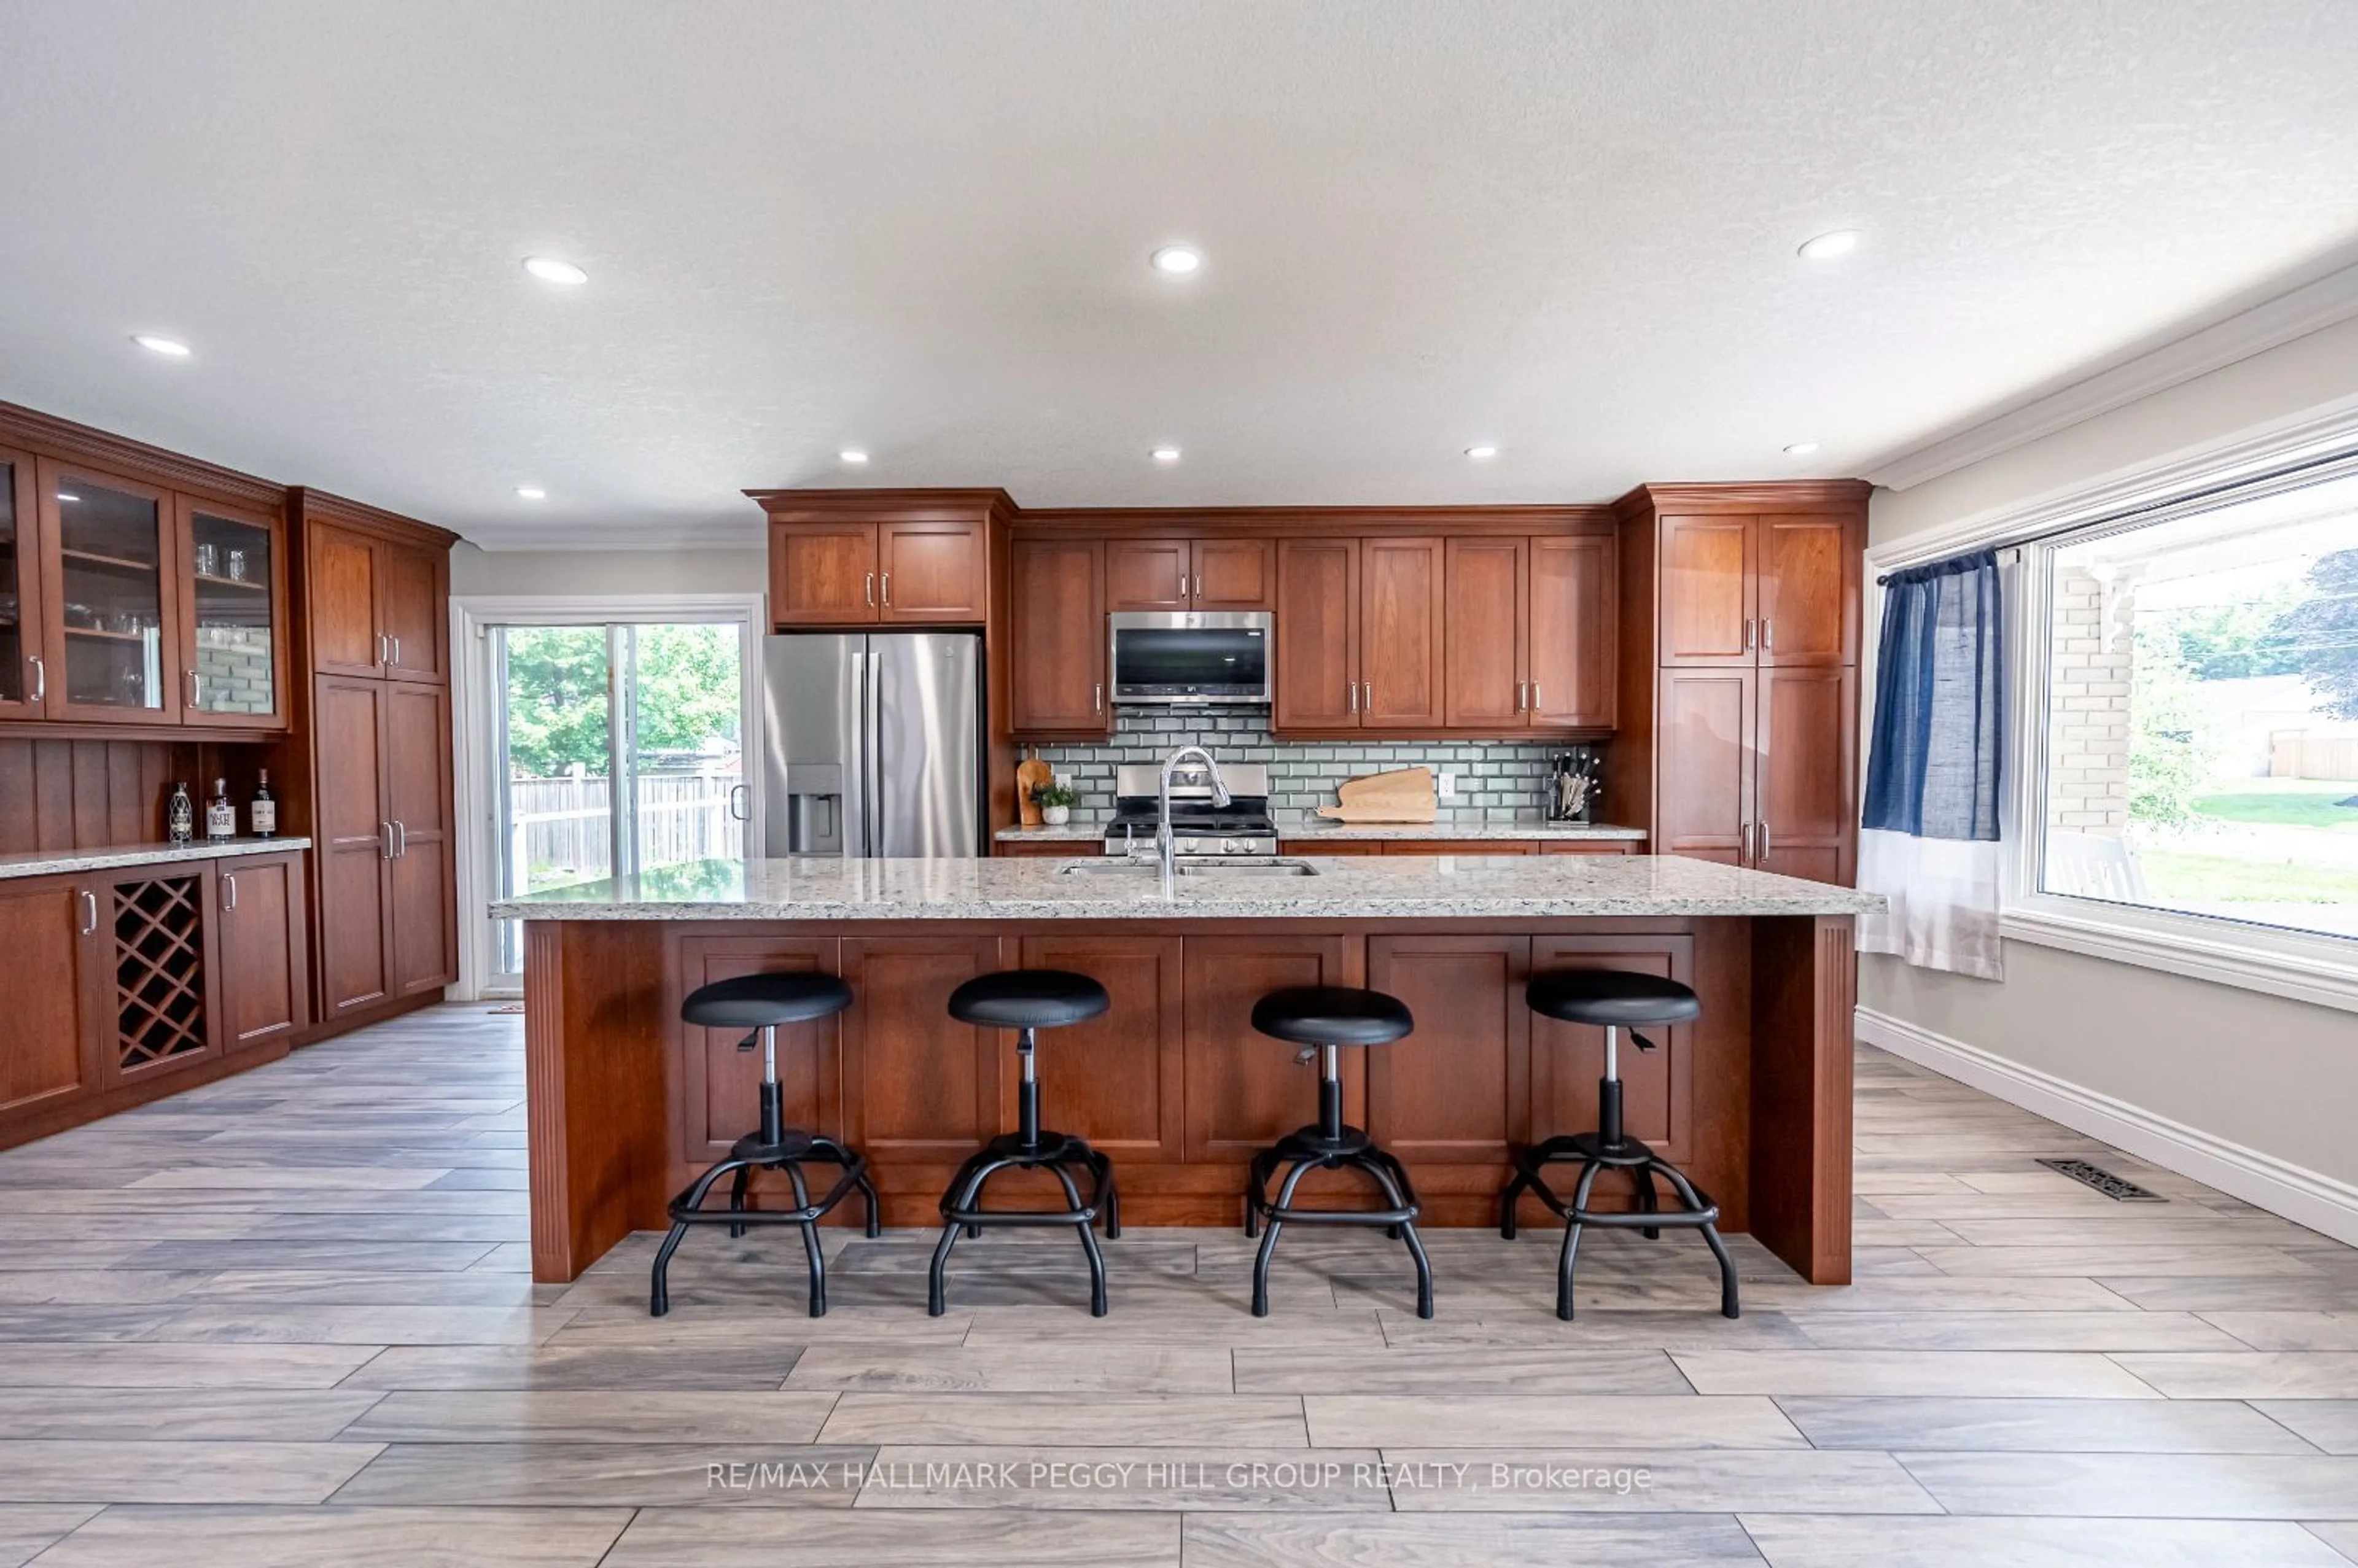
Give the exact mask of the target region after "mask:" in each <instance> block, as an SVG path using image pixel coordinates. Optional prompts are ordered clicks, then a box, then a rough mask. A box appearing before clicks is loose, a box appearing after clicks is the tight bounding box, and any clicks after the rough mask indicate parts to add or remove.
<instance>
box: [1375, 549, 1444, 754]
mask: <svg viewBox="0 0 2358 1568" xmlns="http://www.w3.org/2000/svg"><path fill="white" fill-rule="evenodd" d="M1443 581H1444V564H1443V552H1442V541H1441V540H1439V539H1435V538H1407V539H1389V538H1388V539H1366V540H1362V541H1361V542H1360V546H1359V727H1360V728H1361V729H1363V730H1430V729H1433V728H1434V727H1436V726H1438V725H1440V724H1442V723H1443V722H1444V718H1443V713H1442V662H1443V653H1442V644H1443V626H1444V612H1443V607H1442V586H1443Z"/></svg>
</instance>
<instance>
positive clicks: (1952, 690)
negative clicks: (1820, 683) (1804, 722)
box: [1858, 550, 2006, 979]
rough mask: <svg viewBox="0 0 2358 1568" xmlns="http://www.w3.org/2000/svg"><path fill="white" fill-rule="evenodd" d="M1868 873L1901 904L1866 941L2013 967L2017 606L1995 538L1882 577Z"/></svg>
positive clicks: (1956, 967) (1867, 923)
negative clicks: (2007, 916) (2002, 836)
mask: <svg viewBox="0 0 2358 1568" xmlns="http://www.w3.org/2000/svg"><path fill="white" fill-rule="evenodd" d="M1883 589H1884V599H1883V634H1882V639H1881V641H1880V643H1878V644H1877V654H1876V669H1875V716H1874V728H1873V730H1872V731H1871V733H1870V735H1869V739H1868V750H1867V764H1866V815H1865V820H1864V827H1863V831H1862V832H1861V833H1860V835H1859V858H1858V866H1859V874H1858V884H1859V886H1860V887H1861V888H1863V889H1865V890H1866V891H1868V892H1879V893H1882V894H1883V895H1884V896H1885V898H1887V900H1889V906H1888V908H1887V909H1886V910H1885V911H1883V912H1882V913H1881V914H1873V915H1869V916H1867V917H1866V918H1865V919H1864V920H1862V921H1861V922H1860V926H1859V946H1860V947H1861V948H1862V949H1863V950H1865V951H1866V952H1870V953H1892V954H1897V955H1898V956H1899V957H1903V958H1905V959H1907V960H1908V961H1909V963H1911V964H1916V965H1920V966H1921V967H1923V968H1932V969H1946V970H1949V971H1951V972H1952V973H1956V974H1964V975H1977V976H1980V977H1982V978H1984V979H2001V978H2003V974H2004V968H2003V963H2002V950H2001V947H2000V945H1999V942H1998V932H1997V927H1998V802H1999V798H2000V795H2001V794H2002V792H2003V790H2004V788H2005V780H2006V714H2005V706H2006V680H2005V648H2006V630H2005V610H2004V597H2003V589H2002V585H2001V581H2000V571H1999V567H1998V562H1997V555H1996V552H1995V551H1992V550H1982V551H1978V552H1976V553H1974V554H1973V555H1969V556H1959V557H1955V558H1953V559H1951V560H1945V561H1938V562H1935V563H1933V564H1932V565H1930V566H1922V567H1914V568H1909V569H1908V570H1906V571H1901V572H1895V573H1893V574H1892V575H1891V576H1889V577H1887V578H1885V579H1883Z"/></svg>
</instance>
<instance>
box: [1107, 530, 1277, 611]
mask: <svg viewBox="0 0 2358 1568" xmlns="http://www.w3.org/2000/svg"><path fill="white" fill-rule="evenodd" d="M1276 554H1277V541H1275V540H1274V539H1248V538H1232V539H1109V540H1108V541H1107V542H1106V608H1107V609H1108V610H1267V609H1269V608H1270V607H1271V605H1273V604H1274V603H1276V601H1277V578H1276Z"/></svg>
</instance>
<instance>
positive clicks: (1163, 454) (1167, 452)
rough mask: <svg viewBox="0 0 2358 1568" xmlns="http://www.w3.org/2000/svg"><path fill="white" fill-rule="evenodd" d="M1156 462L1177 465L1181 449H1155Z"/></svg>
mask: <svg viewBox="0 0 2358 1568" xmlns="http://www.w3.org/2000/svg"><path fill="white" fill-rule="evenodd" d="M1154 460H1155V461H1156V462H1158V463H1175V462H1177V461H1178V460H1179V449H1178V448H1176V447H1157V448H1155V449H1154Z"/></svg>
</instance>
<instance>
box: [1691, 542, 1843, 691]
mask: <svg viewBox="0 0 2358 1568" xmlns="http://www.w3.org/2000/svg"><path fill="white" fill-rule="evenodd" d="M1658 541H1659V542H1658V548H1659V550H1660V617H1661V620H1660V660H1661V662H1662V663H1663V664H1665V665H1751V664H1762V665H1846V664H1856V663H1857V662H1858V638H1859V628H1858V598H1859V562H1860V557H1861V551H1862V550H1863V548H1864V541H1863V540H1862V539H1861V537H1860V535H1859V528H1858V524H1857V523H1856V521H1855V518H1853V517H1851V516H1848V515H1845V514H1838V513H1816V514H1806V513H1803V514H1760V515H1750V516H1747V515H1742V514H1736V515H1720V514H1702V515H1695V516H1682V515H1670V516H1665V517H1663V518H1662V519H1661V522H1660V533H1659V535H1658Z"/></svg>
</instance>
